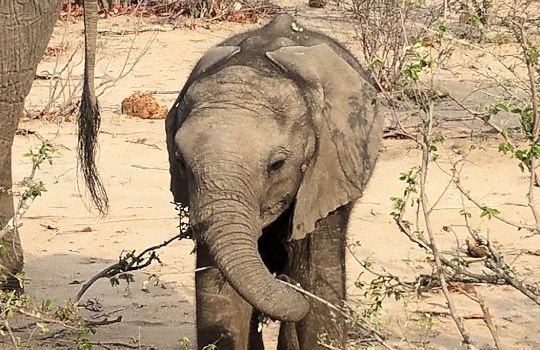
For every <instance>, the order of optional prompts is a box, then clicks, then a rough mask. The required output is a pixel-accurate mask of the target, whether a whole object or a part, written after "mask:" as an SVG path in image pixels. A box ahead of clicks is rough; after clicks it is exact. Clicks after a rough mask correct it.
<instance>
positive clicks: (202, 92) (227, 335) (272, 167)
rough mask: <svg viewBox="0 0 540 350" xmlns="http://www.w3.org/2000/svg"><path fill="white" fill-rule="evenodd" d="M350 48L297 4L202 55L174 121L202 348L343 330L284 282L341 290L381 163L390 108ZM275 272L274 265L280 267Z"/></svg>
mask: <svg viewBox="0 0 540 350" xmlns="http://www.w3.org/2000/svg"><path fill="white" fill-rule="evenodd" d="M369 80H370V79H369V78H368V74H367V73H366V72H365V71H364V70H363V69H362V68H361V67H360V65H359V64H358V62H357V61H356V60H355V59H354V58H353V56H352V55H351V54H350V53H349V52H347V51H346V50H345V49H344V48H343V47H342V46H340V45H339V44H338V43H336V42H335V41H334V40H332V39H330V38H328V37H326V36H324V35H322V34H318V33H315V32H312V31H310V30H308V29H305V28H304V27H302V26H301V25H300V24H298V22H296V21H295V20H294V19H293V18H292V17H290V16H288V15H280V16H277V17H276V18H275V19H274V20H272V21H271V22H270V23H269V24H267V25H266V26H264V27H262V28H260V29H258V30H255V31H251V32H247V33H243V34H240V35H237V36H234V37H232V38H230V39H228V40H226V41H225V42H223V43H222V44H220V45H218V46H217V47H215V48H213V49H211V50H210V51H209V52H208V53H207V54H206V55H204V56H203V57H202V59H201V60H200V61H199V62H198V64H197V65H196V67H195V69H194V70H193V72H192V73H191V75H190V77H189V79H188V81H187V83H186V84H185V86H184V88H183V89H182V92H181V93H180V96H179V97H178V99H177V100H176V102H175V104H174V106H173V108H172V109H171V110H170V112H169V114H168V117H167V121H166V131H167V149H168V152H169V161H170V173H171V191H172V193H173V195H174V200H175V201H176V202H181V203H183V204H184V205H189V208H190V215H191V216H190V220H191V224H192V227H193V230H194V233H195V237H196V242H197V243H196V245H197V267H208V266H209V267H211V268H210V269H204V270H203V271H201V272H197V273H196V277H195V284H196V300H197V340H198V347H199V348H203V347H204V346H206V345H208V344H216V345H217V347H218V348H219V349H220V350H225V349H263V342H262V336H261V333H260V332H258V331H257V326H258V323H259V320H261V319H262V317H263V316H267V317H270V318H271V319H274V320H281V321H282V322H281V328H280V333H279V340H278V349H309V350H312V349H317V348H320V349H323V348H324V347H322V346H321V345H319V344H318V342H326V343H328V344H330V345H332V346H335V347H342V346H343V345H344V343H345V338H346V328H345V322H344V321H343V320H342V319H339V317H338V318H336V316H335V315H333V313H331V311H330V309H329V308H328V307H327V306H326V305H324V304H322V303H320V302H318V301H315V300H311V299H308V298H306V297H305V296H304V295H303V294H301V293H299V292H297V291H295V290H294V289H292V288H291V287H289V286H287V285H286V284H284V283H283V281H281V280H280V279H282V280H287V281H292V282H293V283H295V284H296V283H299V284H300V285H301V286H302V288H304V289H306V290H308V291H310V292H311V293H314V294H316V295H318V296H320V297H322V298H324V299H326V300H328V301H329V302H331V303H334V304H340V302H341V300H343V299H344V298H345V263H344V260H345V245H346V240H345V231H346V229H347V222H348V218H349V213H350V210H351V206H352V204H351V203H353V202H354V201H355V200H356V199H357V198H358V197H360V196H361V195H362V190H363V189H364V188H365V186H366V183H367V181H368V179H369V177H370V176H371V173H372V172H373V167H374V165H375V160H376V158H377V152H378V148H379V144H380V140H381V132H382V124H383V118H382V116H381V115H379V114H378V113H377V109H376V106H375V92H376V91H375V89H374V88H373V86H372V85H371V84H370V83H369ZM276 276H277V277H276Z"/></svg>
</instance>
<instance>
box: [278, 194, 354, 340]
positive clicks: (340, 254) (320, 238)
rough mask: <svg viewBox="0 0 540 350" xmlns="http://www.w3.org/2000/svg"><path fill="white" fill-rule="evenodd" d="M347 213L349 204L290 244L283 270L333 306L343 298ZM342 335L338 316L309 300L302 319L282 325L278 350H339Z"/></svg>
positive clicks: (345, 330)
mask: <svg viewBox="0 0 540 350" xmlns="http://www.w3.org/2000/svg"><path fill="white" fill-rule="evenodd" d="M350 211H351V205H350V204H349V205H345V206H342V207H340V208H339V209H337V210H336V211H334V212H332V213H330V214H329V215H328V216H327V217H326V218H324V219H322V220H320V221H319V222H317V225H316V228H315V231H313V232H312V233H310V234H309V235H308V236H307V237H306V238H304V239H301V240H297V241H292V242H290V244H289V246H288V250H289V254H288V256H289V261H288V263H287V266H286V268H285V270H284V271H283V273H284V274H286V275H288V276H289V277H290V278H291V279H293V280H294V281H296V282H298V283H300V284H301V286H302V287H303V288H305V289H306V290H308V291H310V292H312V293H314V294H315V295H318V296H320V297H321V298H323V299H325V300H327V301H329V302H330V303H332V304H335V305H340V304H341V302H342V300H344V299H345V244H346V230H347V223H348V220H349V214H350ZM291 327H294V328H291ZM346 335H347V329H346V323H345V321H344V320H343V319H342V318H341V317H339V315H336V313H335V312H332V310H331V309H330V308H329V307H328V306H326V305H324V304H322V303H320V302H317V301H311V308H310V311H309V313H308V314H307V316H306V317H305V318H304V319H303V320H301V321H299V322H296V323H294V324H290V323H284V324H283V325H282V328H281V329H280V339H279V341H278V349H279V350H293V349H296V346H298V348H299V349H302V350H308V349H310V350H311V349H327V348H328V347H325V346H323V345H321V344H327V345H330V346H333V347H336V348H340V349H341V348H344V346H345V341H346ZM295 337H296V339H295ZM296 344H297V345H296Z"/></svg>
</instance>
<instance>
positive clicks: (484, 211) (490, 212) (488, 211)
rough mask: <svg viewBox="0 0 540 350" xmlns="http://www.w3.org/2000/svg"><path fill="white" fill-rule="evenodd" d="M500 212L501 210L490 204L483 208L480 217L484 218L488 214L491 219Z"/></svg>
mask: <svg viewBox="0 0 540 350" xmlns="http://www.w3.org/2000/svg"><path fill="white" fill-rule="evenodd" d="M500 213H501V212H500V211H499V210H498V209H496V208H490V207H488V206H485V207H483V208H482V213H481V214H480V217H481V218H483V217H484V216H487V218H488V219H491V218H492V217H493V216H495V215H498V214H500Z"/></svg>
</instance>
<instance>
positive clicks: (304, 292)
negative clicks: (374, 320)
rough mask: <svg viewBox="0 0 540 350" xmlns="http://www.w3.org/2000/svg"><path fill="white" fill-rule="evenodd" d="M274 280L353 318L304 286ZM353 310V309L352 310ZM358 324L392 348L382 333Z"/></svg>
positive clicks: (386, 346)
mask: <svg viewBox="0 0 540 350" xmlns="http://www.w3.org/2000/svg"><path fill="white" fill-rule="evenodd" d="M276 281H278V282H280V283H282V284H285V285H287V286H289V287H291V288H292V289H294V290H296V291H297V292H300V293H302V294H304V295H306V296H308V297H310V298H312V299H314V300H317V301H318V302H320V303H322V304H324V305H326V306H328V307H329V308H331V309H332V310H334V311H337V312H338V313H339V314H340V315H341V316H343V317H345V319H347V320H349V321H352V320H353V317H351V315H350V314H349V313H347V312H346V311H345V310H344V309H343V308H341V307H339V306H337V305H334V304H332V303H331V302H329V301H327V300H325V299H323V298H321V297H320V296H318V295H315V294H313V293H311V292H308V291H307V290H305V289H304V288H302V287H299V286H297V285H294V284H292V283H289V282H287V281H284V280H281V279H276ZM350 311H353V310H350ZM353 312H354V311H353ZM358 326H359V327H360V328H362V329H363V330H364V331H366V332H369V333H370V334H371V335H373V337H374V338H375V339H376V340H377V342H378V343H379V344H381V345H382V346H384V347H385V348H386V349H394V348H393V347H391V346H390V345H388V344H387V343H386V342H385V341H384V340H383V337H382V335H381V334H380V333H379V332H378V331H377V330H375V329H373V328H371V327H369V326H367V325H365V324H361V323H358Z"/></svg>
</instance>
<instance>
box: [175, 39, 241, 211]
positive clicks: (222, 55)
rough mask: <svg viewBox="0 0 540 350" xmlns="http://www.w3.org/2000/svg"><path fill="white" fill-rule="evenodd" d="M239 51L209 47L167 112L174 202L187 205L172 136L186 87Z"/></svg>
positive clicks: (180, 117)
mask: <svg viewBox="0 0 540 350" xmlns="http://www.w3.org/2000/svg"><path fill="white" fill-rule="evenodd" d="M239 52H240V47H238V46H216V47H214V48H212V49H210V50H209V51H208V52H207V53H206V54H205V55H204V56H203V57H202V58H201V59H200V60H199V62H198V63H197V65H196V66H195V68H194V69H193V72H191V75H190V77H189V79H188V81H187V83H186V85H185V86H184V88H183V89H182V92H180V96H178V98H177V99H176V101H175V102H174V105H173V106H172V108H171V109H170V110H169V113H168V114H167V119H166V120H165V130H166V133H167V151H168V153H169V172H170V174H171V192H172V194H173V197H174V201H175V202H176V203H182V204H183V205H189V193H188V188H187V178H186V174H185V169H184V168H183V167H182V165H181V164H180V162H179V161H178V159H177V157H176V151H177V149H176V143H175V141H174V137H175V135H176V132H177V131H178V129H180V126H181V125H182V123H183V122H184V120H185V118H186V114H187V113H186V112H185V111H184V110H183V109H184V108H183V105H182V103H183V100H184V96H185V94H186V91H187V89H188V88H189V86H190V85H191V83H192V82H193V81H194V80H196V79H197V78H198V77H199V76H200V75H201V74H204V73H206V72H207V71H208V70H209V69H211V68H212V67H214V66H216V65H217V64H218V63H220V62H223V61H225V60H228V59H229V58H231V57H232V56H234V55H236V54H237V53H239Z"/></svg>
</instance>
